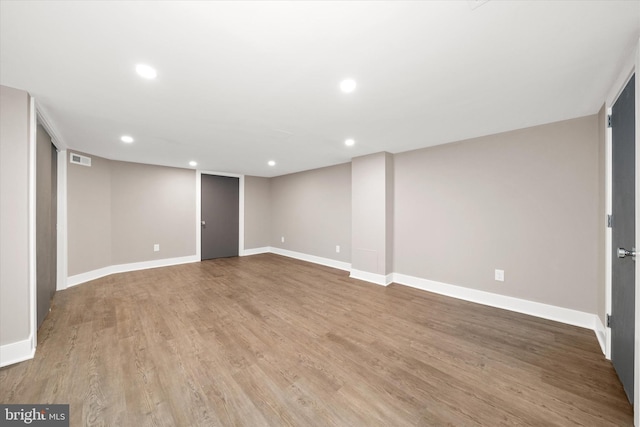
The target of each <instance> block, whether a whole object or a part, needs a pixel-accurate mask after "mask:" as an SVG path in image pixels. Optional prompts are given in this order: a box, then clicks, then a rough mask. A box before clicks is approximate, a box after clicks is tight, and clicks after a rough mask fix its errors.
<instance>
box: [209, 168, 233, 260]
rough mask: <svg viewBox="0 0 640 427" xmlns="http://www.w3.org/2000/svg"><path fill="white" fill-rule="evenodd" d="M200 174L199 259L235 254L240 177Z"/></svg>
mask: <svg viewBox="0 0 640 427" xmlns="http://www.w3.org/2000/svg"><path fill="white" fill-rule="evenodd" d="M201 177H202V178H201V206H202V211H201V219H202V224H201V228H202V235H201V254H202V259H212V258H224V257H232V256H238V240H239V235H240V227H239V224H240V221H239V209H240V208H239V205H238V203H239V201H240V180H239V179H238V178H234V177H229V176H218V175H204V174H203V175H201Z"/></svg>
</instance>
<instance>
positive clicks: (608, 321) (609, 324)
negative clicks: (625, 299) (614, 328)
mask: <svg viewBox="0 0 640 427" xmlns="http://www.w3.org/2000/svg"><path fill="white" fill-rule="evenodd" d="M606 320H607V328H610V327H611V315H610V314H607V319H606Z"/></svg>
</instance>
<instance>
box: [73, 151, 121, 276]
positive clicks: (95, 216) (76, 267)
mask: <svg viewBox="0 0 640 427" xmlns="http://www.w3.org/2000/svg"><path fill="white" fill-rule="evenodd" d="M72 153H75V154H82V155H86V156H88V157H91V167H87V166H82V165H77V164H74V163H69V158H70V156H71V154H72ZM67 253H68V259H67V266H68V267H67V271H68V274H69V276H74V275H76V274H80V273H86V272H87V271H92V270H97V269H99V268H103V267H108V266H110V265H112V264H113V262H112V260H111V161H110V160H107V159H103V158H101V157H98V156H92V155H90V154H84V153H80V152H78V151H73V150H68V152H67Z"/></svg>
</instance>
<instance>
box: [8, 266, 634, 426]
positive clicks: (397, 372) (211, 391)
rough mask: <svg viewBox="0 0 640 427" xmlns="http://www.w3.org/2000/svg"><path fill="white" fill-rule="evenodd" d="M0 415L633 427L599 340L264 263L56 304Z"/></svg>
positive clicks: (156, 422)
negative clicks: (9, 409) (28, 411)
mask: <svg viewBox="0 0 640 427" xmlns="http://www.w3.org/2000/svg"><path fill="white" fill-rule="evenodd" d="M0 402H2V403H69V404H70V408H71V414H70V418H71V425H72V426H102V425H104V426H135V427H137V426H283V425H284V426H286V425H290V426H389V425H393V426H414V425H422V426H447V425H450V426H501V425H504V426H513V425H522V426H540V425H544V426H570V425H576V426H580V425H582V426H630V425H632V415H633V414H632V408H631V406H630V405H629V403H628V402H627V400H626V397H625V395H624V391H623V390H622V386H621V385H620V382H619V381H618V378H617V377H616V374H615V372H614V371H613V368H612V366H611V363H610V362H609V361H607V360H606V359H605V358H604V357H603V355H602V354H601V352H600V348H599V346H598V343H597V340H596V338H595V336H594V334H593V331H589V330H585V329H581V328H577V327H573V326H568V325H563V324H560V323H557V322H552V321H548V320H544V319H538V318H535V317H531V316H526V315H523V314H518V313H513V312H509V311H506V310H500V309H495V308H491V307H486V306H482V305H478V304H473V303H469V302H465V301H461V300H455V299H451V298H447V297H444V296H440V295H435V294H431V293H428V292H423V291H420V290H417V289H412V288H408V287H405V286H401V285H396V284H392V285H390V286H388V287H381V286H377V285H372V284H369V283H366V282H362V281H359V280H353V279H350V278H349V277H348V275H347V273H345V272H343V271H339V270H335V269H331V268H329V267H324V266H318V265H313V264H309V263H305V262H302V261H297V260H293V259H289V258H285V257H281V256H277V255H273V254H263V255H255V256H251V257H243V258H225V259H219V260H211V261H205V262H201V263H194V264H185V265H177V266H173V267H167V268H159V269H152V270H144V271H136V272H130V273H122V274H116V275H112V276H109V277H105V278H102V279H98V280H95V281H92V282H90V283H86V284H83V285H80V286H77V287H74V288H70V289H67V290H65V291H62V292H58V293H57V294H56V296H55V299H54V304H53V308H52V311H51V313H50V314H49V316H48V317H47V318H46V319H45V321H44V323H43V324H42V326H41V328H40V330H39V331H38V349H37V352H36V355H35V358H34V359H33V360H30V361H26V362H23V363H19V364H16V365H13V366H9V367H5V368H2V369H0Z"/></svg>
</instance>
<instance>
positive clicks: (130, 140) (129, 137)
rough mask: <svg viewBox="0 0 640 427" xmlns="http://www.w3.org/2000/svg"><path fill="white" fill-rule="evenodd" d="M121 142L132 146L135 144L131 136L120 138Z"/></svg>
mask: <svg viewBox="0 0 640 427" xmlns="http://www.w3.org/2000/svg"><path fill="white" fill-rule="evenodd" d="M120 141H122V142H125V143H127V144H131V143H132V142H133V138H132V137H131V136H129V135H122V136H121V137H120Z"/></svg>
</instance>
